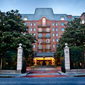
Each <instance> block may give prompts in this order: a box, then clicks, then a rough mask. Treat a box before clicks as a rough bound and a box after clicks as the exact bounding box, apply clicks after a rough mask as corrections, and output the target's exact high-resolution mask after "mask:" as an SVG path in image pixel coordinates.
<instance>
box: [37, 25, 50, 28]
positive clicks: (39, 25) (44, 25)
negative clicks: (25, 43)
mask: <svg viewBox="0 0 85 85" xmlns="http://www.w3.org/2000/svg"><path fill="white" fill-rule="evenodd" d="M39 27H50V25H38V28H39Z"/></svg>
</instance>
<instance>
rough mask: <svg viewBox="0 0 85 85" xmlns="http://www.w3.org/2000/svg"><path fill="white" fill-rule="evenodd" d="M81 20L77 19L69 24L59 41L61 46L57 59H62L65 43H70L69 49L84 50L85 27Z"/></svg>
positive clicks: (58, 49) (59, 46)
mask: <svg viewBox="0 0 85 85" xmlns="http://www.w3.org/2000/svg"><path fill="white" fill-rule="evenodd" d="M80 22H81V19H80V18H75V19H74V20H73V21H71V22H70V23H67V25H65V26H66V28H65V32H64V33H63V35H62V36H61V38H60V40H59V45H58V48H57V52H56V53H55V54H56V56H55V57H60V56H61V53H62V50H63V49H64V46H65V43H68V46H69V47H73V46H78V47H80V48H84V43H83V42H84V40H85V25H84V24H81V23H80Z"/></svg>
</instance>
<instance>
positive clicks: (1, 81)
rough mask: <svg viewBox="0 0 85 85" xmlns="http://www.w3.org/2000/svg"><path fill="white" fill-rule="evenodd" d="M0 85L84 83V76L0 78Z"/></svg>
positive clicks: (67, 84)
mask: <svg viewBox="0 0 85 85" xmlns="http://www.w3.org/2000/svg"><path fill="white" fill-rule="evenodd" d="M0 85H85V78H84V77H61V78H58V77H57V78H56V77H51V78H0Z"/></svg>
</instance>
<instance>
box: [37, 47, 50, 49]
mask: <svg viewBox="0 0 85 85" xmlns="http://www.w3.org/2000/svg"><path fill="white" fill-rule="evenodd" d="M47 49H50V47H46V48H42V47H38V50H47Z"/></svg>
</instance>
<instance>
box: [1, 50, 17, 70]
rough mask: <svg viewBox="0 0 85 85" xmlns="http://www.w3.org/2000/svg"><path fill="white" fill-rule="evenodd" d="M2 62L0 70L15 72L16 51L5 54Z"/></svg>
mask: <svg viewBox="0 0 85 85" xmlns="http://www.w3.org/2000/svg"><path fill="white" fill-rule="evenodd" d="M2 60H3V61H2V69H4V70H16V65H17V51H7V52H5V53H4V57H3V59H2Z"/></svg>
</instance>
